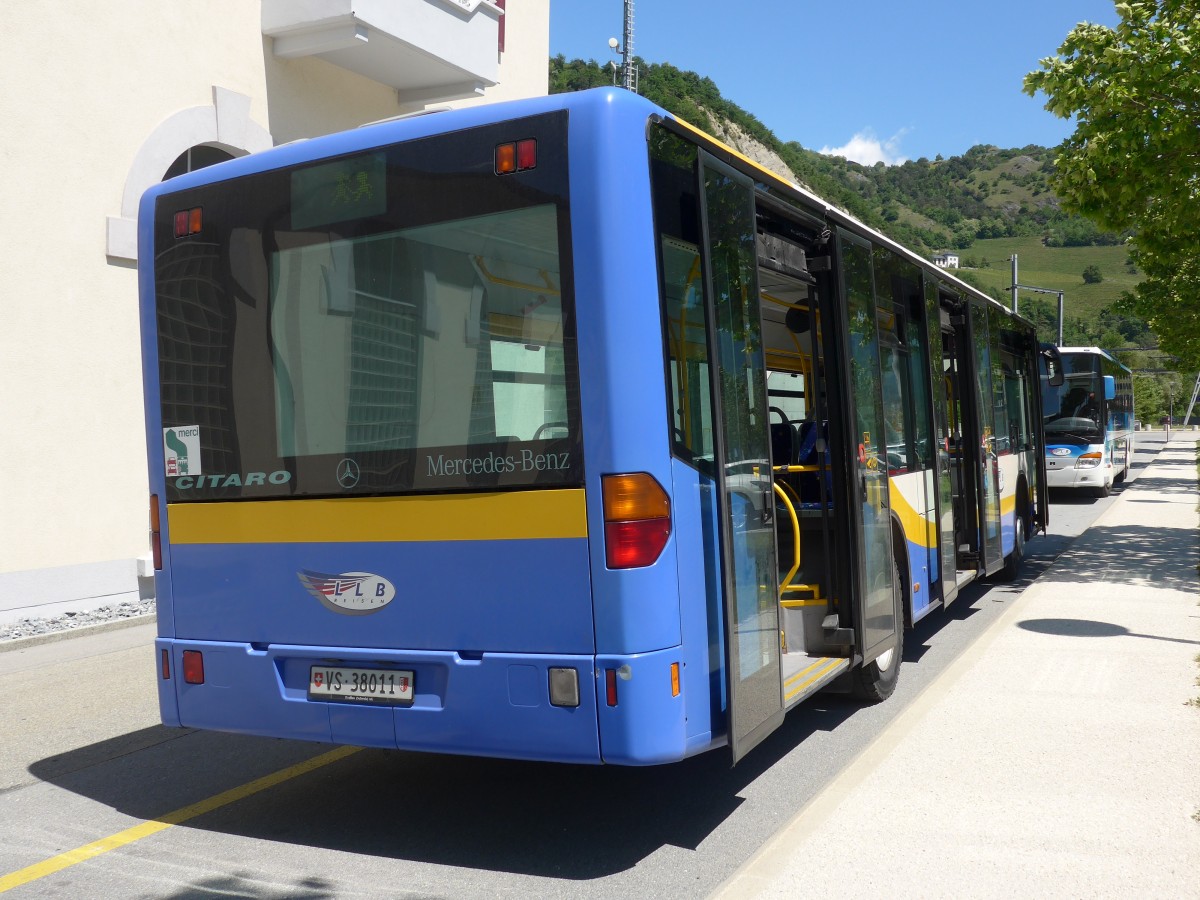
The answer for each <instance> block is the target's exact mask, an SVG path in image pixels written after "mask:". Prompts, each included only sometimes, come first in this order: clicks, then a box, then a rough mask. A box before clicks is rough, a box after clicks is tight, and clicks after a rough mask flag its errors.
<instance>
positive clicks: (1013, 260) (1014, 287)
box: [1009, 253, 1063, 347]
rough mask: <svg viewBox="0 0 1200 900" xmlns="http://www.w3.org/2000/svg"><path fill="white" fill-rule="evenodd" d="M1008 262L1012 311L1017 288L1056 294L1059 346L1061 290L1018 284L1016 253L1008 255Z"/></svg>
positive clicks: (1061, 310)
mask: <svg viewBox="0 0 1200 900" xmlns="http://www.w3.org/2000/svg"><path fill="white" fill-rule="evenodd" d="M1009 262H1011V263H1012V287H1011V288H1009V290H1010V291H1012V311H1013V312H1016V311H1017V288H1020V289H1021V290H1023V291H1033V292H1034V293H1035V294H1058V341H1057V346H1059V347H1061V346H1062V343H1063V292H1062V291H1052V290H1051V289H1050V288H1040V287H1034V286H1033V285H1030V284H1020V283H1018V282H1017V254H1015V253H1014V254H1013V255H1012V256H1010V257H1009Z"/></svg>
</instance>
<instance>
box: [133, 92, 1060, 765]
mask: <svg viewBox="0 0 1200 900" xmlns="http://www.w3.org/2000/svg"><path fill="white" fill-rule="evenodd" d="M139 221H140V225H139V228H140V231H139V241H140V247H139V257H140V259H141V270H140V288H141V298H142V305H141V315H142V328H143V334H144V357H145V358H144V370H145V386H146V415H147V421H148V445H147V446H148V450H149V466H150V492H151V494H152V498H151V536H152V542H153V545H154V548H155V559H156V562H155V565H156V569H157V573H156V575H157V578H156V581H157V592H158V635H159V636H158V639H157V644H156V646H157V650H158V668H159V671H158V684H159V698H160V703H161V711H162V718H163V721H164V722H165V723H167V724H169V725H180V726H187V727H192V728H207V729H219V730H224V731H231V732H241V733H248V734H260V735H273V736H280V737H288V738H298V739H305V740H313V741H327V742H336V743H344V744H354V745H361V746H374V747H392V748H404V749H411V750H425V751H436V752H445V753H460V754H479V755H488V756H499V757H512V758H528V759H541V760H554V761H563V762H577V763H617V764H652V763H664V762H670V761H673V760H680V759H683V758H685V757H688V756H690V755H693V754H696V753H700V752H702V751H706V750H709V749H711V748H715V747H729V748H730V751H731V754H732V757H733V760H734V761H735V762H736V760H737V759H739V758H740V757H742V756H743V755H744V754H745V753H746V752H748V751H749V750H750V749H751V748H752V747H754V746H755V744H757V743H758V742H759V741H761V740H762V739H763V737H765V736H766V735H767V734H769V733H770V732H771V731H772V730H773V729H774V728H776V727H777V726H778V725H779V724H780V722H781V721H782V719H783V716H784V714H785V711H787V710H788V709H790V708H792V707H794V706H796V705H797V704H799V703H800V702H801V701H802V700H803V699H804V698H805V697H808V696H810V695H812V694H813V693H814V692H816V691H819V690H841V691H851V692H854V693H855V694H857V695H859V696H861V697H862V698H864V699H865V700H867V701H878V700H882V699H884V698H886V697H887V696H888V695H889V694H890V693H891V692H892V690H893V688H894V685H895V683H896V678H897V674H898V670H899V666H900V659H901V655H902V651H903V633H904V629H905V627H906V626H909V625H911V624H912V623H913V622H915V621H917V620H919V619H920V618H921V617H922V616H924V615H926V614H927V613H929V612H930V611H931V610H934V609H936V608H938V607H940V606H944V605H946V604H948V603H950V602H951V601H952V600H954V598H955V597H956V595H957V594H958V592H959V590H960V589H961V587H962V586H963V585H965V584H966V583H968V582H970V581H972V580H974V579H976V578H979V577H983V576H985V575H990V574H1005V573H1007V574H1009V575H1012V574H1015V571H1016V568H1017V566H1019V564H1020V560H1021V556H1022V553H1023V548H1024V541H1025V539H1026V538H1027V537H1029V536H1030V535H1032V534H1033V533H1034V532H1035V531H1036V530H1037V529H1038V528H1042V527H1044V525H1045V522H1046V516H1047V508H1048V504H1047V503H1046V499H1045V485H1046V481H1045V470H1044V452H1043V446H1042V438H1041V434H1040V428H1041V422H1042V416H1041V410H1040V404H1039V399H1040V395H1039V392H1038V390H1037V389H1036V385H1037V358H1038V354H1039V352H1040V351H1039V348H1038V346H1037V344H1036V342H1035V339H1034V334H1033V329H1032V326H1031V325H1030V324H1029V323H1028V322H1027V321H1025V320H1024V319H1021V318H1019V317H1017V316H1014V315H1013V314H1011V313H1010V312H1008V311H1007V310H1005V309H1004V308H1003V307H1002V306H1001V305H999V304H997V303H995V302H994V301H992V300H990V299H989V298H987V297H985V296H983V295H982V294H979V293H978V292H976V291H974V290H972V289H971V288H969V287H968V286H967V285H965V284H963V283H962V282H959V281H957V280H955V279H953V278H952V277H949V276H947V275H946V274H945V273H944V272H942V271H940V270H939V269H937V268H935V267H934V266H933V265H931V264H929V263H928V262H926V261H925V260H923V259H921V258H919V257H917V256H915V255H914V254H912V253H909V252H908V251H906V250H904V249H903V248H901V247H899V246H898V245H896V244H895V243H894V242H892V241H890V240H888V239H887V238H885V237H883V236H882V235H880V234H878V233H875V232H873V231H871V230H870V229H868V228H865V227H864V226H862V225H861V224H859V223H858V222H857V221H855V220H854V219H852V218H851V217H849V216H848V215H846V214H844V213H842V212H840V211H838V210H837V209H834V208H832V207H830V206H829V205H828V204H826V203H824V202H822V201H821V200H820V199H818V198H817V197H815V196H813V195H812V194H811V193H808V192H807V191H805V190H803V189H801V188H800V187H798V186H796V185H794V184H791V183H790V182H788V181H785V180H783V179H781V178H779V177H778V176H776V175H774V174H772V173H770V172H768V171H767V170H765V169H763V168H761V167H759V166H757V165H755V164H754V163H752V162H750V161H749V160H747V159H746V158H744V157H743V156H741V155H740V154H738V153H737V152H735V151H733V150H731V149H730V148H728V147H726V146H724V145H723V144H721V143H719V142H718V141H716V140H714V139H713V138H711V137H708V136H707V135H705V134H703V133H701V132H699V131H697V130H695V129H694V128H692V127H691V126H689V125H687V124H686V123H684V122H682V121H679V120H677V119H676V118H674V117H673V116H672V115H670V114H669V113H667V112H666V111H665V110H663V109H660V108H658V107H656V106H654V105H652V104H651V103H649V102H647V101H646V100H644V99H643V98H640V97H638V96H636V95H633V94H631V93H628V92H625V91H622V90H618V89H612V90H597V91H589V92H583V93H578V94H564V95H556V96H552V97H544V98H538V99H531V100H525V101H519V102H513V103H506V104H497V105H492V106H476V107H472V108H469V109H462V110H457V111H448V112H441V113H437V114H430V115H424V116H418V117H410V118H404V119H399V120H394V121H388V122H384V123H379V124H375V125H371V126H367V127H363V128H360V129H357V130H355V131H352V132H348V133H345V134H337V135H330V136H328V137H322V138H317V139H313V140H309V141H304V142H301V143H297V144H291V145H287V146H283V147H279V148H276V149H273V150H270V151H268V152H265V153H262V154H257V155H254V156H250V157H245V158H242V159H238V160H234V161H231V162H228V163H225V164H222V165H219V166H213V167H211V168H207V169H203V170H201V171H197V172H193V173H191V174H188V175H184V176H181V177H179V178H176V179H173V180H171V181H169V182H167V183H164V184H162V185H159V186H156V187H155V188H154V189H152V190H151V191H149V192H148V193H147V194H146V195H145V197H144V198H143V200H142V206H141V217H140V220H139Z"/></svg>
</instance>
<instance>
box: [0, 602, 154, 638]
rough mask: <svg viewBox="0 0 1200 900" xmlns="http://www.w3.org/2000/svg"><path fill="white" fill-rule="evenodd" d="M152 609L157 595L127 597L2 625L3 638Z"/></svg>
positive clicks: (141, 613) (71, 628) (66, 628)
mask: <svg viewBox="0 0 1200 900" xmlns="http://www.w3.org/2000/svg"><path fill="white" fill-rule="evenodd" d="M152 612H154V598H153V597H146V598H144V599H142V600H126V601H124V602H123V603H116V604H113V605H112V606H101V607H99V608H98V609H90V610H87V611H84V612H68V613H63V614H62V615H61V616H54V617H53V618H49V619H37V618H35V619H21V620H20V621H18V622H13V623H11V624H9V625H0V641H12V640H16V639H17V638H27V637H35V636H37V635H42V634H54V633H56V632H59V631H74V630H75V629H76V628H83V627H84V626H85V625H99V624H101V623H103V622H113V621H116V620H118V619H131V618H133V617H134V616H144V615H147V614H148V613H152Z"/></svg>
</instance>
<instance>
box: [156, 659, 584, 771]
mask: <svg viewBox="0 0 1200 900" xmlns="http://www.w3.org/2000/svg"><path fill="white" fill-rule="evenodd" d="M155 645H156V649H157V651H158V652H157V653H156V656H157V657H158V658H160V659H161V656H162V653H163V651H166V653H167V655H168V659H169V662H170V669H169V676H170V677H169V678H167V679H163V678H162V674H163V673H162V672H161V671H160V672H159V678H160V685H159V688H160V690H159V697H160V706H161V711H162V719H163V722H164V723H165V724H168V725H182V726H184V727H188V728H203V729H211V730H215V731H228V732H234V733H241V734H254V735H264V736H269V737H282V738H295V739H299V740H310V741H327V742H331V743H337V744H351V745H356V746H363V747H386V748H395V749H403V750H420V751H428V752H433V753H458V754H471V755H479V756H496V757H508V758H518V759H539V760H547V761H553V762H571V763H599V762H600V761H601V760H600V750H599V738H598V732H597V721H596V692H595V688H594V680H595V679H594V676H593V672H594V665H595V663H594V658H593V657H591V656H552V655H535V654H513V653H482V654H477V655H476V654H471V655H469V656H463V655H460V654H459V653H456V652H453V651H428V650H422V651H404V650H381V649H366V650H360V649H355V650H349V649H347V648H344V647H312V646H290V645H279V644H272V645H266V646H260V645H254V644H245V643H231V642H224V641H220V642H218V641H189V640H180V639H172V638H159V639H158V640H157V641H156V642H155ZM188 650H192V651H199V652H200V653H201V654H202V656H203V673H204V674H203V677H204V682H203V683H202V684H188V683H186V681H185V680H184V668H183V654H184V651H188ZM314 666H316V667H328V666H342V667H353V668H370V669H375V668H380V669H395V670H404V671H411V672H412V673H413V688H414V690H413V698H412V701H411V702H410V703H405V704H403V705H377V704H375V703H372V702H359V703H348V702H339V701H328V700H318V699H311V698H310V697H309V693H308V688H309V673H310V670H311V669H312V668H313V667H314ZM551 668H559V669H574V670H575V672H576V674H577V678H578V685H579V691H578V700H579V705H578V706H554V705H552V704H551V703H550V692H549V686H548V684H549V670H550V669H551ZM172 688H173V689H172Z"/></svg>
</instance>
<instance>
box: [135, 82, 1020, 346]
mask: <svg viewBox="0 0 1200 900" xmlns="http://www.w3.org/2000/svg"><path fill="white" fill-rule="evenodd" d="M637 105H640V106H642V107H643V108H644V109H645V112H646V116H647V118H648V119H649V118H651V117H657V118H659V119H661V120H663V121H665V122H669V123H675V124H676V125H677V127H678V128H679V129H680V130H682V131H683V132H685V133H687V134H689V135H691V136H692V137H693V138H694V139H696V140H698V141H699V142H700V143H703V144H706V145H708V149H710V150H711V151H714V152H715V153H716V154H717V155H718V156H722V157H724V158H725V161H726V162H728V163H730V164H732V165H734V166H735V167H738V168H742V169H749V170H751V171H752V172H754V173H756V174H757V175H759V176H761V179H762V180H763V181H764V182H765V183H767V184H769V185H771V186H774V187H776V188H778V189H780V190H782V191H784V192H785V193H789V194H792V195H793V196H794V197H796V198H797V199H800V200H802V201H803V202H804V203H805V204H806V205H808V206H812V207H814V208H815V209H816V210H819V211H821V212H822V213H823V214H824V215H825V216H826V218H828V219H829V220H831V221H832V222H833V223H834V224H837V225H841V226H843V227H847V228H850V229H851V230H853V231H857V232H859V233H861V234H862V235H864V236H866V237H869V238H870V239H871V240H873V241H875V242H876V243H878V244H881V245H883V246H886V247H887V248H888V249H889V250H891V251H893V252H895V253H897V254H899V255H901V256H903V257H905V258H907V259H908V260H909V261H910V262H912V263H914V264H915V265H917V266H919V267H920V268H921V269H922V270H924V271H925V272H927V273H929V274H931V275H933V276H934V277H935V278H936V279H937V280H938V282H939V283H940V284H941V285H942V286H943V287H946V288H949V289H951V290H952V291H955V292H957V293H959V294H962V295H970V296H972V297H974V298H976V299H977V300H979V301H981V302H984V303H987V304H989V305H991V306H993V307H996V308H998V309H1000V310H1003V311H1004V312H1005V313H1006V314H1008V315H1012V316H1014V317H1016V318H1018V319H1020V320H1021V321H1023V322H1024V323H1025V324H1027V325H1029V326H1030V327H1031V328H1032V327H1033V323H1032V322H1031V321H1029V320H1028V319H1026V318H1025V317H1024V316H1021V315H1020V314H1019V313H1014V312H1012V310H1010V309H1009V308H1008V307H1007V306H1005V305H1004V304H1003V303H1000V302H999V301H997V300H996V299H995V298H993V297H990V296H988V295H987V294H985V293H983V292H982V291H980V290H979V289H978V288H975V287H972V286H971V285H969V284H967V283H966V282H965V281H962V280H961V279H959V278H957V277H955V276H954V275H951V274H949V273H948V272H946V271H944V270H942V269H939V268H938V267H936V266H934V265H933V263H932V261H930V260H927V259H925V258H924V257H922V256H920V255H918V254H916V253H914V252H913V251H912V250H909V249H908V248H907V247H905V246H904V245H903V244H900V243H898V242H896V241H895V240H893V239H892V238H889V237H888V236H886V235H884V234H882V233H881V232H879V231H876V230H875V229H874V228H871V227H870V226H869V225H866V224H865V223H863V222H862V221H860V220H859V219H857V218H855V217H854V216H853V215H852V214H850V213H849V212H847V211H846V210H844V209H841V208H839V207H837V206H834V205H833V204H831V203H829V202H828V201H826V200H824V199H822V198H821V197H820V196H818V195H817V194H815V193H813V192H812V191H810V190H808V189H807V188H805V187H802V186H801V185H799V184H796V183H795V182H793V181H789V180H788V179H786V178H784V177H783V176H781V175H779V174H778V173H776V172H774V171H772V170H771V169H768V168H766V167H765V166H763V165H762V164H760V163H757V162H755V161H754V160H752V159H750V158H749V157H748V156H746V155H745V154H743V153H741V152H739V151H737V150H735V149H734V148H732V147H730V146H729V145H728V144H726V143H724V142H723V141H721V140H720V139H718V138H715V137H713V136H712V135H710V134H708V133H707V132H705V131H702V130H701V129H699V128H697V127H696V126H695V125H692V124H691V123H689V122H687V121H685V120H683V119H681V118H679V117H678V116H676V115H674V114H673V113H671V112H669V111H667V110H666V109H663V108H662V107H660V106H658V105H656V104H654V103H652V102H651V101H649V100H647V99H646V98H645V97H641V96H639V95H637V94H633V93H631V92H629V91H627V90H625V89H624V88H618V87H601V88H592V89H591V90H586V91H575V92H568V93H562V94H550V95H548V96H544V97H533V98H528V99H522V100H506V101H501V102H497V103H481V104H477V105H473V106H466V107H461V108H457V109H445V110H440V111H429V112H427V113H425V114H413V115H408V116H397V117H395V118H390V119H384V120H381V121H378V122H372V123H369V124H365V125H362V126H359V127H358V128H354V129H351V130H349V131H342V132H338V133H335V134H327V135H321V136H319V137H313V138H302V139H299V140H296V141H292V142H290V143H286V144H281V145H279V146H277V147H272V148H271V149H269V150H264V151H262V152H260V153H253V154H250V155H248V156H243V157H239V158H237V159H233V160H229V161H227V162H223V163H218V164H217V165H214V166H209V167H207V168H203V169H198V170H196V171H194V172H189V173H187V174H184V175H180V176H178V177H176V178H172V179H170V180H169V181H165V182H162V183H161V184H156V185H154V186H152V187H151V188H150V189H148V190H147V191H146V193H145V194H144V195H143V196H142V207H141V210H140V213H141V215H142V216H147V217H149V218H153V202H154V200H155V199H156V198H157V197H158V196H160V195H162V194H169V193H173V192H175V191H178V190H184V189H188V188H193V187H199V186H202V185H205V184H210V183H213V182H218V181H227V180H229V179H232V178H239V177H242V176H246V175H253V174H256V173H259V172H265V171H270V170H272V169H278V168H284V167H287V166H292V165H299V164H303V163H306V162H310V161H312V160H314V159H325V158H328V157H331V156H340V155H343V154H349V153H356V152H362V151H366V150H371V149H374V148H377V147H381V146H384V145H387V144H392V143H396V142H399V141H409V140H417V139H420V138H423V137H430V136H433V135H436V134H443V133H446V132H451V131H460V130H464V129H467V128H473V127H476V126H480V125H490V124H494V123H496V122H502V121H506V120H510V119H518V118H522V117H525V116H533V115H539V114H542V113H547V112H552V111H555V110H563V109H565V110H574V109H578V110H580V111H583V110H589V111H592V112H596V113H600V112H603V110H604V109H605V108H613V107H626V108H628V107H631V106H637ZM147 204H150V206H147Z"/></svg>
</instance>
